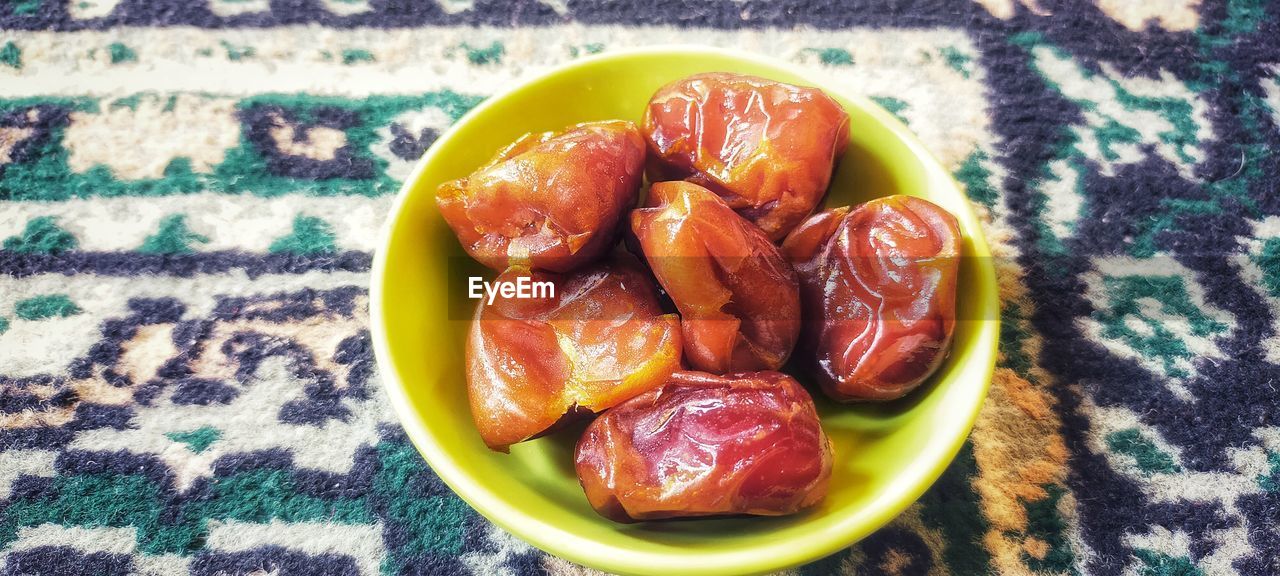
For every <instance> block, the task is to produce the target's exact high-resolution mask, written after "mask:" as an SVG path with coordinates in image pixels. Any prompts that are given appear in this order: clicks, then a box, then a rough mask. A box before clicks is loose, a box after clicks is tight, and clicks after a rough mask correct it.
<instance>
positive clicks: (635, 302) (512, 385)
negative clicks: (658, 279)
mask: <svg viewBox="0 0 1280 576" xmlns="http://www.w3.org/2000/svg"><path fill="white" fill-rule="evenodd" d="M521 276H531V280H530V282H551V283H552V285H554V288H555V290H554V295H553V296H551V297H544V298H503V297H498V298H496V299H495V300H494V301H493V303H492V304H488V303H486V302H485V301H481V302H480V304H479V305H478V306H477V308H476V313H475V319H474V320H473V321H472V323H471V332H470V335H469V337H468V339H467V348H466V361H467V392H468V396H469V397H470V401H471V415H472V417H473V418H474V419H475V422H476V427H477V428H478V429H479V430H480V436H481V437H482V438H483V439H484V442H485V444H486V445H488V446H489V448H491V449H493V450H497V451H500V452H506V451H507V448H508V447H509V446H510V445H511V444H515V443H517V442H522V441H524V440H528V439H530V438H534V437H537V436H538V435H541V434H543V433H545V432H547V431H549V430H551V429H553V428H554V427H556V426H557V425H558V424H561V423H563V422H567V421H570V420H572V419H574V418H575V417H581V416H586V415H589V414H590V413H595V412H601V411H603V410H604V409H606V408H609V407H610V406H614V405H616V404H618V403H619V402H622V401H623V400H626V399H628V398H631V397H633V396H635V395H637V394H640V393H641V392H644V391H646V390H650V389H652V388H655V387H657V386H660V385H661V384H662V383H663V382H665V381H666V379H667V377H668V376H669V375H670V374H671V373H672V372H674V371H676V370H679V369H680V350H681V338H680V324H679V319H678V318H677V317H676V315H675V314H663V313H662V310H661V307H660V306H659V305H658V300H657V296H656V294H655V288H654V286H653V282H652V281H651V280H649V278H648V276H647V274H645V272H644V271H643V270H642V269H641V268H640V264H639V263H638V262H637V261H636V260H635V259H634V257H632V256H631V255H630V254H626V253H619V254H618V255H617V256H616V257H614V258H611V259H608V260H606V261H604V262H601V263H598V264H595V265H592V266H589V267H587V268H584V269H582V270H579V271H577V272H573V273H569V274H563V275H561V274H554V273H549V272H540V271H536V270H533V271H531V270H529V269H528V268H523V267H513V268H510V269H508V270H507V271H506V272H503V273H502V275H500V276H499V277H498V280H497V282H516V281H517V278H519V277H521ZM533 285H534V286H536V284H533ZM534 293H537V291H534ZM542 295H543V296H545V293H544V294H542Z"/></svg>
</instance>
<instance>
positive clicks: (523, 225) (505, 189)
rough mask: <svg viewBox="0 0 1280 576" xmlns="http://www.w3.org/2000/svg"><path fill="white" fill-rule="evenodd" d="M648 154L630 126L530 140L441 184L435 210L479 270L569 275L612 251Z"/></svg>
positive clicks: (587, 128)
mask: <svg viewBox="0 0 1280 576" xmlns="http://www.w3.org/2000/svg"><path fill="white" fill-rule="evenodd" d="M644 157H645V143H644V137H643V136H641V135H640V131H639V129H637V128H636V125H635V124H633V123H631V122H623V121H610V122H590V123H586V124H578V125H576V126H571V127H569V128H567V129H565V130H564V131H562V132H544V133H541V134H528V135H525V136H524V137H522V138H520V139H519V140H516V141H515V142H514V143H512V144H511V145H510V146H508V147H507V148H505V149H503V150H502V151H500V152H498V154H497V156H495V157H494V158H493V160H491V161H489V163H488V164H485V165H484V166H481V167H480V168H479V169H478V170H476V171H475V172H473V173H472V174H471V175H470V176H467V177H465V178H460V179H458V180H453V181H450V182H445V183H444V184H441V185H440V188H439V189H438V191H437V192H436V205H437V206H438V207H439V208H440V213H441V215H443V216H444V219H445V221H446V222H448V223H449V227H451V228H453V232H454V234H456V235H457V236H458V241H459V242H461V243H462V247H463V248H464V249H465V250H466V251H467V253H468V254H470V255H471V257H472V258H475V259H476V260H478V261H479V262H480V263H481V264H484V265H485V266H488V267H489V268H492V269H494V270H499V271H501V270H506V269H507V267H509V266H517V265H519V266H527V267H530V268H534V269H540V270H549V271H553V272H568V271H570V270H573V269H574V268H577V267H578V266H582V265H584V264H587V263H589V262H591V261H592V260H595V259H596V258H598V257H600V256H602V255H604V254H605V253H607V252H608V251H609V249H610V248H612V247H613V244H614V241H615V240H617V233H618V227H619V224H620V223H621V219H622V217H623V215H624V214H625V213H626V212H627V210H629V209H631V208H632V207H634V206H635V203H636V198H637V195H638V193H639V189H640V182H641V180H642V178H643V171H644Z"/></svg>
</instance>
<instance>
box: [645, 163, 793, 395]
mask: <svg viewBox="0 0 1280 576" xmlns="http://www.w3.org/2000/svg"><path fill="white" fill-rule="evenodd" d="M631 230H632V232H633V233H634V235H635V238H636V240H637V241H638V244H639V246H640V249H641V251H642V252H644V255H645V258H646V259H647V260H648V262H649V267H650V268H651V269H652V270H653V274H654V276H656V277H657V278H658V281H659V282H660V283H661V284H662V287H663V288H664V289H665V290H666V291H667V294H668V295H669V296H670V297H671V300H672V302H674V303H675V305H676V307H677V308H679V309H680V314H681V316H682V321H681V324H682V326H683V331H684V351H685V359H686V360H687V361H688V363H689V365H690V366H692V367H693V368H696V369H698V370H704V371H707V372H712V373H715V374H724V373H726V372H745V371H754V370H777V369H778V368H780V367H782V365H783V363H785V362H786V361H787V358H788V357H789V356H790V355H791V349H792V348H793V347H794V346H795V343H796V339H797V338H798V337H799V334H800V288H799V284H798V281H797V280H796V275H795V272H794V271H792V269H791V266H790V265H789V264H787V262H786V261H785V260H783V258H782V254H781V253H779V252H778V249H777V247H775V246H774V245H773V244H772V243H771V242H770V241H769V238H768V237H766V236H765V235H764V233H763V232H761V231H760V229H759V228H757V227H755V226H754V225H753V224H751V223H750V222H748V221H746V220H745V219H743V218H742V217H741V216H738V215H737V214H736V213H734V211H733V210H732V209H731V208H729V206H728V204H726V203H725V202H724V200H722V199H720V197H718V196H716V195H715V194H713V193H711V192H710V191H709V190H707V189H706V188H703V187H701V186H699V185H697V184H693V183H689V182H659V183H657V184H654V185H653V186H652V187H651V188H650V190H649V198H648V200H647V202H646V207H645V208H640V209H637V210H633V211H632V212H631Z"/></svg>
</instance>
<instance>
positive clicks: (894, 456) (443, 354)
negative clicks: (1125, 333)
mask: <svg viewBox="0 0 1280 576" xmlns="http://www.w3.org/2000/svg"><path fill="white" fill-rule="evenodd" d="M708 71H731V72H742V73H747V74H755V75H758V76H763V77H766V78H772V79H775V80H780V81H784V82H792V83H797V84H807V85H811V86H818V87H822V88H823V89H824V90H826V91H827V93H828V94H831V95H832V96H833V97H835V98H836V99H837V100H839V102H840V103H841V104H842V105H844V107H845V108H846V109H847V110H848V111H849V115H850V117H851V119H852V124H851V126H852V130H851V131H850V132H851V134H850V146H849V151H848V152H847V153H846V154H845V157H844V158H843V160H842V162H841V164H840V168H839V170H838V171H837V173H836V176H835V178H834V181H833V184H832V186H831V193H830V195H829V197H828V198H827V205H828V206H839V205H845V204H853V203H857V202H861V201H865V200H867V199H870V198H874V197H878V196H884V195H887V194H893V193H903V194H911V195H915V196H920V197H924V198H928V199H929V200H931V201H933V202H935V203H937V204H939V205H941V206H943V207H944V208H946V209H948V210H950V211H951V213H953V214H955V215H956V217H957V218H959V221H960V229H961V231H962V233H963V235H964V250H965V253H966V255H967V256H969V257H967V258H964V261H963V264H962V265H961V271H960V284H959V287H960V289H959V302H958V316H959V317H960V318H961V319H963V321H961V322H958V325H957V328H956V332H955V343H954V344H953V348H952V351H951V355H950V358H949V359H948V360H947V361H946V363H945V364H944V365H943V366H942V368H941V369H940V370H939V371H938V373H937V374H936V375H935V376H934V377H933V378H932V379H931V381H930V382H928V383H926V385H925V386H924V387H922V388H921V389H920V390H917V391H916V392H915V393H914V394H912V395H911V396H909V397H907V398H905V399H903V400H900V401H897V402H893V403H889V404H880V405H860V406H841V405H835V404H832V403H830V402H826V401H825V400H823V399H822V398H820V396H821V394H815V398H816V399H817V400H818V405H819V411H820V413H821V415H822V424H823V427H824V428H825V429H826V431H827V433H828V434H829V435H830V436H831V438H832V440H833V442H834V444H835V454H836V463H835V467H834V471H833V472H832V476H831V484H830V491H829V493H828V494H827V497H826V499H825V500H824V501H823V502H822V503H821V504H820V505H819V506H818V507H817V508H815V509H812V510H809V511H807V512H805V513H802V514H798V515H795V516H790V517H783V518H731V519H714V520H690V521H681V522H665V523H663V522H655V523H647V524H637V525H621V524H615V523H613V522H610V521H608V520H605V519H604V518H601V517H600V516H598V515H596V513H595V512H594V511H592V510H591V507H590V506H589V505H588V504H587V500H586V498H585V497H584V496H583V494H582V489H581V487H580V486H579V485H578V481H577V478H576V476H575V475H574V472H573V445H574V442H575V441H576V436H575V435H574V434H573V433H572V431H570V432H566V433H561V434H557V435H552V436H550V437H547V438H543V439H539V440H535V441H532V442H525V443H523V444H519V445H516V446H514V447H513V448H512V450H511V453H510V454H498V453H495V452H492V451H490V450H488V449H487V448H485V446H484V444H483V443H482V442H481V441H480V436H479V434H478V433H477V432H476V429H475V426H474V425H473V424H472V421H471V414H470V411H469V408H468V404H467V390H466V379H465V373H464V361H463V342H464V338H463V335H464V333H465V330H466V327H467V318H469V313H470V307H471V303H470V302H469V301H467V300H466V285H465V282H463V281H462V279H461V277H460V276H465V275H467V274H471V273H480V271H481V269H480V268H479V267H478V265H477V266H471V267H467V266H459V265H458V263H459V262H463V261H465V260H464V259H465V254H464V253H463V251H462V249H461V247H460V246H459V245H458V241H457V240H456V239H455V237H454V236H453V233H452V232H451V231H450V229H449V227H448V226H447V225H446V224H445V223H444V221H443V220H442V219H441V218H440V214H439V212H438V211H437V210H436V207H435V204H434V202H433V196H434V194H435V190H436V187H437V186H438V185H439V184H440V183H441V182H444V181H446V180H450V179H453V178H457V177H460V176H464V175H466V174H468V173H469V172H471V171H472V170H474V169H475V168H476V167H477V166H479V165H481V164H482V163H484V162H485V161H486V160H488V159H489V157H490V156H491V155H492V154H493V153H494V152H495V151H496V150H498V149H499V148H500V147H502V146H504V145H506V144H507V143H509V142H511V141H512V140H514V139H515V138H517V137H518V136H520V135H522V134H525V133H526V132H531V131H543V130H555V129H559V128H563V127H564V126H567V125H570V124H574V123H578V122H586V121H592V120H606V119H615V118H620V119H626V120H633V121H637V122H638V121H639V120H640V115H641V113H642V111H643V110H644V106H645V103H646V102H647V101H648V99H649V96H651V95H652V94H653V93H654V91H655V90H656V89H657V88H658V87H660V86H662V85H663V84H666V83H667V82H670V81H672V80H675V79H677V78H681V77H683V76H687V75H689V74H694V73H697V72H708ZM451 269H452V270H451ZM490 276H491V275H490ZM370 292H371V294H370V296H371V304H370V309H371V315H372V326H373V342H374V348H375V351H376V354H377V358H378V365H379V368H380V370H381V374H382V382H383V385H384V386H385V388H386V390H387V394H388V395H389V396H390V398H391V403H392V405H393V406H394V407H395V411H396V414H397V415H398V416H399V418H400V422H401V424H402V425H403V426H404V428H405V431H406V432H407V433H408V435H409V437H410V438H411V439H412V440H413V443H414V445H416V446H417V448H418V451H419V452H421V453H422V456H423V457H424V458H425V459H426V460H427V462H428V463H430V464H431V467H432V468H433V469H434V470H435V472H436V474H438V475H439V476H440V478H442V479H443V480H444V481H445V483H447V484H448V485H449V487H450V488H452V489H453V491H454V492H456V493H457V494H458V495H459V496H461V497H462V498H463V499H464V500H466V501H467V502H468V503H469V504H470V505H471V506H472V507H474V508H475V509H476V510H477V511H479V512H480V513H481V514H483V515H484V516H486V517H488V518H489V519H490V520H492V521H493V522H494V523H496V524H498V525H499V526H501V527H503V528H505V529H506V530H508V531H510V532H511V533H513V534H515V535H516V536H518V537H520V538H521V539H523V540H525V541H528V542H530V543H531V544H533V545H535V546H537V547H539V548H541V549H543V550H546V551H547V552H550V553H552V554H555V555H557V556H560V557H563V558H566V559H569V560H572V561H574V562H578V563H580V564H584V565H587V566H590V567H593V568H598V569H601V570H606V571H610V572H618V573H625V574H743V573H762V572H768V571H772V570H778V569H782V568H787V567H791V566H795V565H799V564H802V563H805V562H808V561H811V560H815V559H818V558H821V557H823V556H826V555H829V554H831V553H834V552H836V551H838V550H840V549H841V548H844V547H846V546H849V545H850V544H852V543H854V542H856V541H857V540H859V539H861V538H863V537H865V536H867V535H868V534H870V533H872V532H873V531H875V530H876V529H877V528H879V527H880V526H882V525H884V524H885V523H887V522H889V521H890V520H892V519H893V518H894V517H895V516H897V515H898V514H899V513H901V512H902V511H903V510H904V509H905V508H906V507H907V506H909V505H910V504H911V503H912V502H914V501H915V500H916V499H917V498H919V497H920V495H921V494H922V493H924V491H925V490H926V489H927V488H928V487H929V486H930V485H931V484H932V483H933V482H934V480H936V479H937V478H938V476H939V475H940V474H941V473H942V471H943V470H944V469H945V468H946V466H947V464H948V463H949V462H950V461H951V459H952V458H953V457H954V456H955V454H956V452H957V451H958V450H959V449H960V447H961V444H962V443H963V442H964V439H965V437H966V436H967V435H968V433H969V430H970V429H971V428H972V426H973V422H974V419H975V418H976V417H977V414H978V409H979V408H980V406H981V404H982V400H983V398H984V397H985V396H986V392H987V388H988V386H989V385H990V382H991V373H992V370H993V367H994V364H995V357H996V343H997V334H998V332H999V306H998V301H997V296H996V294H997V290H996V278H995V271H994V268H993V266H992V263H991V258H990V253H989V251H988V248H987V242H986V240H985V239H984V238H983V234H982V230H981V228H980V227H979V225H978V219H977V217H976V216H975V215H974V213H973V211H972V210H971V208H970V206H969V203H968V201H967V200H966V198H965V195H964V193H963V192H962V191H961V190H960V189H959V187H958V186H957V185H956V183H955V181H954V180H953V179H952V178H951V176H950V174H948V173H947V171H946V170H945V169H943V167H942V166H941V165H939V164H938V162H937V161H936V160H935V159H934V158H933V157H932V156H930V155H929V153H928V152H927V151H926V150H925V149H924V147H923V146H922V145H921V144H920V142H919V141H918V140H916V138H915V136H913V135H912V134H911V133H910V132H909V131H908V130H907V128H906V127H905V126H903V125H902V124H901V123H899V122H898V121H897V120H896V119H894V117H893V116H892V115H890V114H889V113H887V112H885V111H884V110H883V109H881V108H880V107H879V106H877V105H875V104H874V103H872V102H870V101H869V100H867V99H866V98H863V97H860V96H856V95H852V94H843V93H840V92H838V91H836V90H832V89H831V88H828V87H825V86H824V85H823V83H822V82H821V81H819V80H818V79H815V78H807V77H804V76H802V75H801V74H800V73H798V72H796V71H795V70H793V69H791V68H790V67H789V66H788V65H786V64H784V63H781V62H775V61H771V60H766V59H763V58H760V57H756V56H747V55H744V54H740V53H735V52H729V51H724V50H714V49H708V48H701V47H665V48H653V49H644V50H636V51H630V52H620V53H613V54H607V55H603V56H599V57H594V58H587V59H583V60H579V61H576V62H573V63H571V64H569V65H566V66H564V67H561V68H558V69H556V70H554V71H552V72H550V73H548V74H546V75H543V76H541V77H538V78H535V79H533V80H531V81H529V82H527V83H525V84H522V85H520V86H517V87H516V88H515V89H514V90H511V91H510V92H507V93H505V94H501V95H498V96H494V97H492V98H489V99H488V100H486V101H484V102H483V103H482V104H480V105H479V106H477V107H476V108H475V109H474V110H472V111H471V112H470V113H468V114H467V115H466V116H465V117H463V118H462V119H461V120H459V121H458V122H457V124H455V125H454V126H453V127H452V128H451V129H450V130H449V131H448V132H446V133H444V134H443V135H442V136H441V137H440V139H439V140H437V141H436V143H435V145H433V146H432V147H431V149H430V150H428V151H427V153H426V154H425V155H424V156H423V157H422V159H421V160H420V161H419V162H418V165H417V169H416V170H415V171H414V173H413V175H412V176H410V178H409V180H408V181H407V182H405V185H404V188H403V189H402V190H401V191H400V196H399V198H397V200H396V203H395V207H394V208H393V209H392V211H391V215H390V218H389V219H388V221H387V224H386V227H385V228H384V230H383V232H382V237H381V240H380V243H379V249H378V251H377V257H376V259H375V262H374V267H373V278H372V284H371V289H370ZM451 306H452V308H451ZM802 380H803V379H802Z"/></svg>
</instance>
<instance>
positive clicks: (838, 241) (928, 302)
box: [782, 196, 960, 402]
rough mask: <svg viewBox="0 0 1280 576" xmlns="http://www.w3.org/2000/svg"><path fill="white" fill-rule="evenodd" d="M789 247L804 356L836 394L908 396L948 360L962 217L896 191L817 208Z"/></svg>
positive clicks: (790, 238)
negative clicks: (851, 205)
mask: <svg viewBox="0 0 1280 576" xmlns="http://www.w3.org/2000/svg"><path fill="white" fill-rule="evenodd" d="M782 251H783V254H784V255H786V257H787V258H788V259H789V260H791V262H792V263H793V264H794V266H795V270H796V273H797V274H798V275H799V276H800V293H801V300H802V302H803V306H804V315H805V323H804V328H803V330H802V331H801V337H800V349H802V350H804V351H805V358H804V359H803V361H804V362H805V363H806V364H807V365H808V367H809V369H810V370H811V371H812V373H813V374H814V376H815V377H816V378H817V379H818V381H819V383H820V384H821V385H822V387H823V389H824V390H825V391H826V393H827V394H828V395H829V396H831V397H832V398H834V399H836V400H839V401H842V402H849V401H856V400H892V399H895V398H900V397H902V396H903V395H905V394H907V393H908V392H910V391H912V390H914V389H915V388H916V387H917V386H919V385H920V383H921V382H923V381H924V380H925V379H926V378H928V377H929V375H930V374H932V373H933V371H934V370H936V369H937V368H938V366H939V365H940V364H941V363H942V360H943V359H944V358H945V357H946V355H947V351H948V348H949V347H950V345H951V335H952V332H953V331H954V330H955V321H956V275H957V272H958V268H959V263H960V229H959V228H958V226H957V224H956V219H955V217H954V216H952V215H951V214H949V213H947V212H946V211H945V210H943V209H942V208H940V207H938V206H937V205H935V204H933V203H932V202H929V201H927V200H922V199H920V198H913V197H911V196H888V197H885V198H879V199H876V200H872V201H870V202H867V203H865V204H860V205H858V206H856V207H854V208H853V209H852V210H850V209H849V208H837V209H834V210H828V211H826V212H822V213H819V214H815V215H814V216H813V217H811V218H809V219H808V220H807V221H805V222H804V223H803V224H801V225H800V226H799V227H797V228H796V229H795V231H793V232H792V233H791V235H790V236H788V237H787V239H786V241H785V242H783V244H782Z"/></svg>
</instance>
